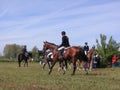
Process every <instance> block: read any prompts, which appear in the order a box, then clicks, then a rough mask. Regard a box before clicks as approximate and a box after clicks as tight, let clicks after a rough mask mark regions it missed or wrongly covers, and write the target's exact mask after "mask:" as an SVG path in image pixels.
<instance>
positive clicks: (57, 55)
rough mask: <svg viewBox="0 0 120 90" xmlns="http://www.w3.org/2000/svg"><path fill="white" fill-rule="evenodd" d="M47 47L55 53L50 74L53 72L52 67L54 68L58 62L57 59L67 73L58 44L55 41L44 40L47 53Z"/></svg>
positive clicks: (44, 50) (44, 49)
mask: <svg viewBox="0 0 120 90" xmlns="http://www.w3.org/2000/svg"><path fill="white" fill-rule="evenodd" d="M47 49H49V50H50V51H51V52H52V54H53V58H52V65H51V66H50V71H49V74H50V73H51V72H52V69H53V67H54V65H55V64H56V62H57V61H59V65H60V67H61V68H62V70H63V74H65V70H64V64H63V60H61V59H60V58H59V55H60V53H59V51H58V45H55V44H53V43H50V42H47V41H46V42H44V45H43V52H44V53H45V52H46V50H47Z"/></svg>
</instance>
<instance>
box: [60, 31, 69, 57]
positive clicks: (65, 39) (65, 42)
mask: <svg viewBox="0 0 120 90" xmlns="http://www.w3.org/2000/svg"><path fill="white" fill-rule="evenodd" d="M61 35H62V43H61V44H60V46H59V47H60V48H59V49H58V50H59V51H60V53H61V55H62V53H63V52H64V49H65V48H66V47H69V46H70V44H69V38H68V36H66V32H65V31H62V32H61Z"/></svg>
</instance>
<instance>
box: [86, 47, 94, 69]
mask: <svg viewBox="0 0 120 90" xmlns="http://www.w3.org/2000/svg"><path fill="white" fill-rule="evenodd" d="M94 53H96V51H95V49H94V48H91V49H90V50H89V51H88V53H87V58H88V69H89V70H90V71H91V70H92V66H93V60H92V55H93V54H94Z"/></svg>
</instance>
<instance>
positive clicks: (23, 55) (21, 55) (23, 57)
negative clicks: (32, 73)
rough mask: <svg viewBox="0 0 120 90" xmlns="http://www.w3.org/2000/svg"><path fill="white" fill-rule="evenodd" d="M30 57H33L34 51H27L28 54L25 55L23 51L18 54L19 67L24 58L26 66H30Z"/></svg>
mask: <svg viewBox="0 0 120 90" xmlns="http://www.w3.org/2000/svg"><path fill="white" fill-rule="evenodd" d="M29 58H32V53H30V52H27V54H26V55H25V54H23V53H20V54H19V55H18V65H19V67H21V62H22V61H23V60H24V61H25V63H24V67H25V66H26V65H27V67H28V59H29Z"/></svg>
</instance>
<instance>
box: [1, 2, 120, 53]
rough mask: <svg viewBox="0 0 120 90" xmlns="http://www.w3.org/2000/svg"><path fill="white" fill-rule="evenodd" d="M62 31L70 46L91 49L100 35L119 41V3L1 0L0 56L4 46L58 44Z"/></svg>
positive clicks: (40, 46)
mask: <svg viewBox="0 0 120 90" xmlns="http://www.w3.org/2000/svg"><path fill="white" fill-rule="evenodd" d="M61 31H66V34H67V36H68V37H69V41H70V45H71V46H78V45H80V46H83V45H84V43H85V42H88V45H89V46H90V47H92V46H93V45H96V39H99V38H100V34H104V35H106V36H107V38H108V39H109V37H110V36H112V37H113V39H114V40H116V41H117V42H120V0H0V54H2V53H3V50H4V47H5V45H6V44H18V45H27V49H28V50H31V49H32V48H33V47H34V46H36V47H37V48H38V49H42V47H43V42H44V41H48V42H51V43H54V44H57V45H60V44H61Z"/></svg>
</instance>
